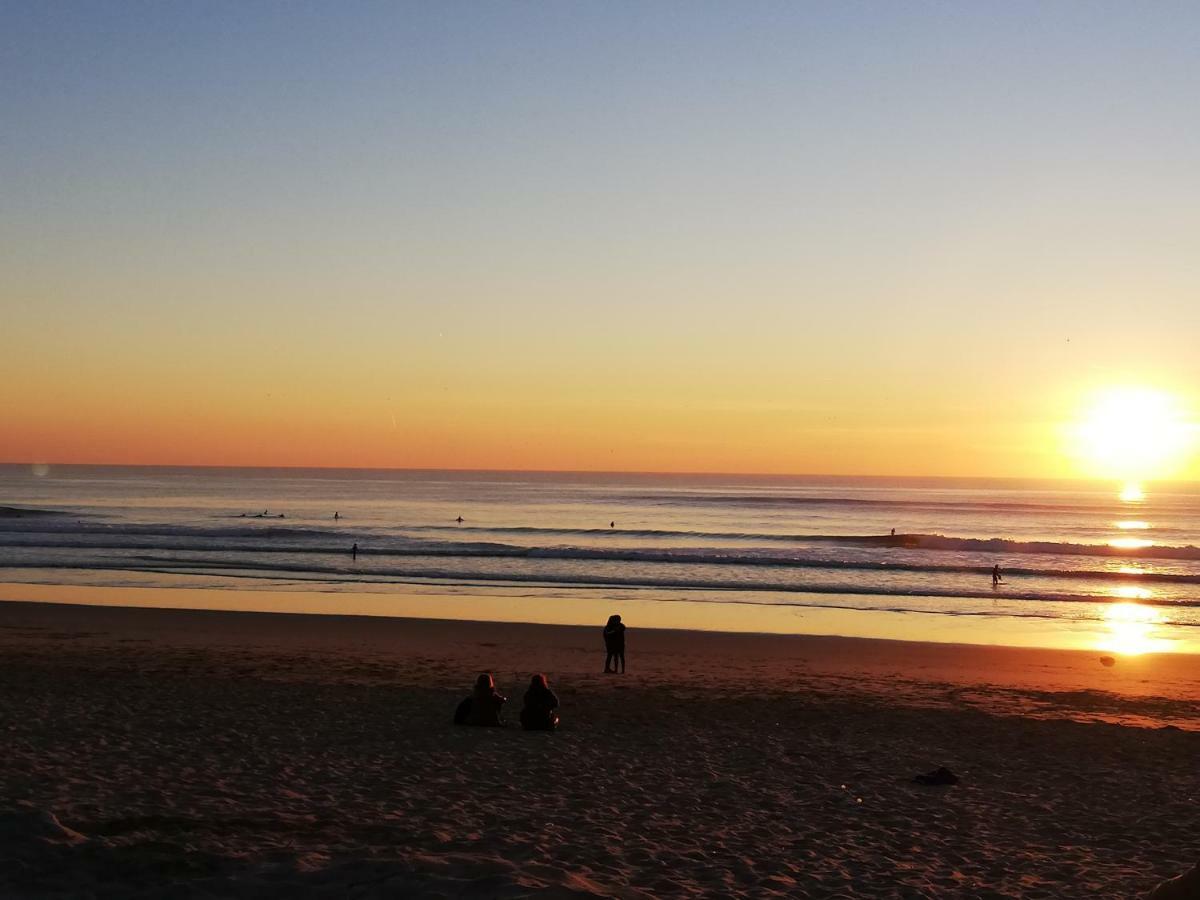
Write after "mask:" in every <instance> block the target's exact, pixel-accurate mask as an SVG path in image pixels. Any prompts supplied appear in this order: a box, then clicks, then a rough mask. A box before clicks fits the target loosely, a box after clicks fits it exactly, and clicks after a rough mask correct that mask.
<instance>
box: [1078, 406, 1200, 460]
mask: <svg viewBox="0 0 1200 900" xmlns="http://www.w3.org/2000/svg"><path fill="white" fill-rule="evenodd" d="M1195 436H1196V429H1195V426H1194V425H1192V424H1191V423H1190V422H1189V421H1188V420H1187V417H1186V415H1185V414H1184V411H1183V409H1182V406H1181V404H1180V403H1179V401H1178V399H1177V398H1175V397H1174V396H1173V395H1171V394H1169V393H1167V392H1166V391H1160V390H1156V389H1153V388H1144V387H1112V388H1107V389H1105V390H1102V391H1099V392H1097V393H1096V394H1095V395H1094V396H1093V397H1092V399H1091V402H1090V403H1088V404H1087V405H1086V407H1085V409H1084V412H1083V415H1082V416H1081V417H1080V419H1079V420H1078V422H1077V423H1076V424H1075V426H1074V427H1073V429H1072V437H1073V443H1074V444H1075V448H1074V450H1075V455H1076V456H1078V457H1079V459H1080V463H1081V465H1082V467H1083V468H1084V470H1085V472H1086V474H1088V475H1090V476H1093V477H1099V478H1116V479H1121V480H1123V481H1126V482H1133V483H1136V482H1139V481H1143V480H1152V479H1158V478H1166V477H1170V476H1171V475H1173V474H1175V473H1176V472H1177V471H1178V470H1179V468H1180V467H1181V466H1182V465H1183V464H1184V463H1185V462H1186V459H1187V456H1188V454H1189V452H1190V451H1191V449H1192V447H1193V445H1194V443H1195Z"/></svg>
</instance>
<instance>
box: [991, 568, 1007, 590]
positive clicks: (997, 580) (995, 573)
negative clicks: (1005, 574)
mask: <svg viewBox="0 0 1200 900" xmlns="http://www.w3.org/2000/svg"><path fill="white" fill-rule="evenodd" d="M1003 583H1004V579H1003V578H1002V577H1001V576H1000V566H999V565H995V566H992V587H995V586H996V585H998V584H1003Z"/></svg>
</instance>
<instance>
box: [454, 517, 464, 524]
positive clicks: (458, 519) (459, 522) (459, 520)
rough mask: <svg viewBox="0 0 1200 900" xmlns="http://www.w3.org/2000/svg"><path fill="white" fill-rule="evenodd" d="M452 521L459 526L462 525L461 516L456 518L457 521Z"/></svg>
mask: <svg viewBox="0 0 1200 900" xmlns="http://www.w3.org/2000/svg"><path fill="white" fill-rule="evenodd" d="M454 521H455V522H457V523H458V524H459V525H461V524H462V523H463V517H462V516H459V517H458V518H457V519H455V520H454Z"/></svg>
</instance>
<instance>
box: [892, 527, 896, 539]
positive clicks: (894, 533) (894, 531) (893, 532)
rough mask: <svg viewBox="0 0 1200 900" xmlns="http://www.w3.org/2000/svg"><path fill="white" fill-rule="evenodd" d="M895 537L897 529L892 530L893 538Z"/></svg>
mask: <svg viewBox="0 0 1200 900" xmlns="http://www.w3.org/2000/svg"><path fill="white" fill-rule="evenodd" d="M895 536H896V529H895V528H893V529H892V537H895Z"/></svg>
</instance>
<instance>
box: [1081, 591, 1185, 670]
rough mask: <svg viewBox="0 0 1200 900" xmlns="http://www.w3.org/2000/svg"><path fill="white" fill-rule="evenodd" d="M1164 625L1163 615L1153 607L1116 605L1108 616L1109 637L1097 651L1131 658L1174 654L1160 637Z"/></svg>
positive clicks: (1101, 643) (1169, 642)
mask: <svg viewBox="0 0 1200 900" xmlns="http://www.w3.org/2000/svg"><path fill="white" fill-rule="evenodd" d="M1133 590H1140V589H1139V588H1133ZM1162 621H1163V617H1162V614H1161V613H1159V612H1158V610H1156V609H1153V608H1151V607H1149V606H1142V605H1141V604H1139V603H1114V604H1113V605H1112V606H1111V607H1109V609H1108V610H1107V611H1106V612H1105V614H1104V624H1105V627H1106V628H1107V629H1108V634H1106V635H1105V636H1104V637H1103V638H1102V639H1101V641H1100V643H1099V644H1097V645H1096V649H1098V650H1108V651H1110V652H1112V653H1122V654H1125V655H1127V656H1137V655H1139V654H1141V653H1154V652H1163V651H1170V650H1171V649H1172V643H1171V641H1169V640H1167V639H1165V638H1162V637H1158V635H1157V633H1158V630H1159V628H1158V626H1159V625H1160V624H1161V623H1162Z"/></svg>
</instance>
